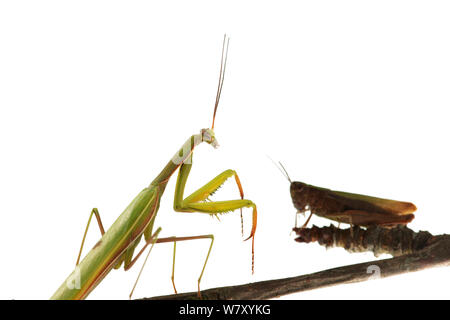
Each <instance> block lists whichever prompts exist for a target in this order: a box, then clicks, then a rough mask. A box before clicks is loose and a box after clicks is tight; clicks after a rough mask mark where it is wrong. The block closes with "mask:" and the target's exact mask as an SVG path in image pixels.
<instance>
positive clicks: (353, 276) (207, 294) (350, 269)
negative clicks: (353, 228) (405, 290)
mask: <svg viewBox="0 0 450 320" xmlns="http://www.w3.org/2000/svg"><path fill="white" fill-rule="evenodd" d="M374 265H375V266H377V267H378V268H379V270H380V272H381V273H380V278H385V277H390V276H394V275H397V274H401V273H406V272H414V271H419V270H423V269H426V268H431V267H437V266H448V265H450V235H447V234H444V235H439V236H431V237H430V238H429V239H428V241H427V245H426V246H425V247H424V248H422V249H420V250H417V251H415V252H413V253H410V254H406V255H402V256H398V257H395V258H391V259H384V260H376V261H371V262H366V263H360V264H354V265H349V266H345V267H339V268H333V269H328V270H324V271H320V272H316V273H311V274H307V275H302V276H297V277H292V278H284V279H277V280H268V281H261V282H254V283H249V284H245V285H238V286H229V287H219V288H213V289H208V290H204V291H202V292H201V294H202V298H203V299H205V300H245V299H249V300H258V299H271V298H275V297H279V296H283V295H287V294H291V293H296V292H302V291H306V290H312V289H318V288H323V287H327V286H332V285H338V284H343V283H354V282H361V281H365V280H368V279H369V278H371V277H372V275H373V274H372V273H370V272H369V270H371V269H372V268H373V266H374ZM195 299H198V297H197V292H189V293H181V294H176V295H175V294H174V295H166V296H157V297H152V298H143V300H195Z"/></svg>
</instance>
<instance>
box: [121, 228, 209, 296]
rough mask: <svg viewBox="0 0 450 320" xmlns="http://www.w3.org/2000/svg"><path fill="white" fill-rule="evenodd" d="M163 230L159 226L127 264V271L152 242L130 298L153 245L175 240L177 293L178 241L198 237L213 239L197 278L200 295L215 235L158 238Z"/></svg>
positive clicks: (173, 267) (173, 275)
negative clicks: (201, 282)
mask: <svg viewBox="0 0 450 320" xmlns="http://www.w3.org/2000/svg"><path fill="white" fill-rule="evenodd" d="M160 232H161V228H158V229H157V230H156V231H155V233H154V234H153V235H152V236H151V237H150V238H149V239H148V240H147V241H146V243H145V245H144V247H143V248H142V249H141V250H140V251H139V253H138V254H137V255H136V256H135V257H134V258H133V260H131V262H130V263H129V264H126V265H125V271H127V270H129V269H130V268H131V267H132V266H133V265H134V263H135V262H136V261H137V259H139V257H140V256H141V254H142V253H143V252H144V251H145V249H146V248H147V246H148V245H150V244H151V247H150V250H149V251H148V253H147V256H146V257H145V260H144V263H143V265H142V267H141V270H140V271H139V275H138V277H137V279H136V282H135V283H134V286H133V289H132V290H131V293H130V298H131V296H132V295H133V292H134V289H135V288H136V285H137V283H138V281H139V278H140V276H141V273H142V270H143V269H144V266H145V264H146V262H147V259H148V257H149V255H150V252H151V251H152V249H153V246H154V245H155V243H166V242H173V243H174V250H173V264H172V278H171V279H172V285H173V288H174V291H175V293H177V289H176V287H175V253H176V243H177V241H187V240H196V239H211V244H210V246H209V249H208V254H207V255H206V259H205V262H204V264H203V268H202V272H201V273H200V276H199V278H198V280H197V282H198V284H197V288H198V295H199V296H200V281H201V280H202V277H203V273H204V272H205V267H206V263H207V262H208V258H209V255H210V253H211V249H212V246H213V242H214V236H213V235H212V234H208V235H200V236H191V237H167V238H159V239H158V235H159V233H160Z"/></svg>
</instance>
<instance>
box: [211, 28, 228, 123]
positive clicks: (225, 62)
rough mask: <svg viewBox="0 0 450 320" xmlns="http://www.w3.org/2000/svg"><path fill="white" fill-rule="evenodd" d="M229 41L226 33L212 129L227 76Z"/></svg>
mask: <svg viewBox="0 0 450 320" xmlns="http://www.w3.org/2000/svg"><path fill="white" fill-rule="evenodd" d="M229 43H230V38H229V37H228V38H227V35H226V34H224V36H223V44H222V57H221V59H220V72H219V85H218V86H217V94H216V103H215V104H214V114H213V121H212V125H211V130H214V120H215V119H216V112H217V107H218V106H219V100H220V94H221V93H222V86H223V79H224V78H225V68H226V66H227V58H228V45H229Z"/></svg>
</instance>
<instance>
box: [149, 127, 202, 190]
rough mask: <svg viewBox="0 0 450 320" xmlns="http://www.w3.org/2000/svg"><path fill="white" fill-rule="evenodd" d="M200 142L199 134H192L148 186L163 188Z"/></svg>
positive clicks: (200, 136)
mask: <svg viewBox="0 0 450 320" xmlns="http://www.w3.org/2000/svg"><path fill="white" fill-rule="evenodd" d="M201 142H202V135H201V134H194V135H192V136H191V137H190V138H189V139H187V140H186V142H185V143H184V144H183V146H182V147H181V149H180V150H179V151H178V152H177V153H175V155H174V156H173V157H172V159H170V161H169V162H168V163H167V164H166V166H165V167H164V169H162V171H161V172H160V173H159V174H158V176H157V177H156V178H155V179H154V180H153V181H152V183H150V186H161V185H164V187H165V186H166V185H167V182H169V179H170V177H171V176H172V175H173V174H174V172H175V171H176V170H177V169H178V168H179V167H180V166H181V165H182V164H183V163H184V162H185V161H186V159H188V158H189V156H190V155H191V154H192V152H193V151H194V148H195V147H196V146H198V145H199V144H200V143H201Z"/></svg>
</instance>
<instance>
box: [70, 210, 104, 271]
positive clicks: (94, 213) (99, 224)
mask: <svg viewBox="0 0 450 320" xmlns="http://www.w3.org/2000/svg"><path fill="white" fill-rule="evenodd" d="M93 215H95V218H96V219H97V224H98V227H99V229H100V233H101V234H102V236H103V234H104V233H105V229H104V228H103V224H102V219H100V213H99V212H98V209H97V208H94V209H92V211H91V214H90V215H89V220H88V223H87V226H86V230H85V231H84V235H83V240H81V247H80V252H79V253H78V258H77V263H76V265H78V263H80V257H81V252H82V251H83V246H84V240H86V235H87V232H88V229H89V225H90V224H91V219H92V216H93Z"/></svg>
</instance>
